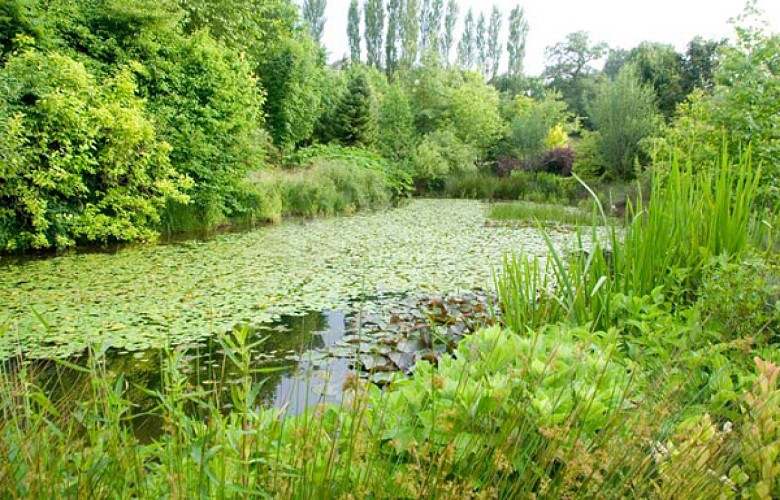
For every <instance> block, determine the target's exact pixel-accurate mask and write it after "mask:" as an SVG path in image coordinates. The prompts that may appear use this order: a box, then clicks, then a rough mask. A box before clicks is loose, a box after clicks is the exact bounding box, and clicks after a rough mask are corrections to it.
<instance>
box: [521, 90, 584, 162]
mask: <svg viewBox="0 0 780 500" xmlns="http://www.w3.org/2000/svg"><path fill="white" fill-rule="evenodd" d="M573 130H576V123H574V124H573V125H572V115H571V113H569V111H568V108H567V106H566V103H565V102H564V101H563V100H562V99H561V97H560V95H558V94H556V93H551V94H548V95H547V96H546V97H545V98H544V99H543V100H541V101H538V100H534V99H531V98H530V97H526V96H523V95H518V96H517V97H515V102H514V109H513V117H512V118H511V125H510V127H509V137H508V144H507V147H508V148H509V150H510V151H511V153H512V154H513V155H514V156H517V157H518V158H521V159H523V160H525V161H526V162H527V163H529V164H531V165H535V164H536V163H538V161H539V158H540V157H541V156H542V154H543V153H544V150H545V149H549V148H551V147H558V146H564V145H566V142H567V138H568V136H567V132H570V131H573ZM548 144H549V145H548Z"/></svg>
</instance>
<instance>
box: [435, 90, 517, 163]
mask: <svg viewBox="0 0 780 500" xmlns="http://www.w3.org/2000/svg"><path fill="white" fill-rule="evenodd" d="M498 104H499V97H498V91H496V89H494V88H493V87H490V86H488V85H485V84H484V83H482V82H481V81H476V80H471V79H469V80H467V81H466V82H464V83H463V84H462V85H460V86H458V87H456V88H455V89H453V91H452V93H451V95H450V96H449V106H448V110H447V114H446V119H447V120H448V122H449V123H450V124H452V126H453V130H454V132H455V134H456V135H457V136H458V138H459V139H460V140H462V141H463V142H465V143H468V144H471V145H473V146H474V147H475V148H477V151H478V152H479V154H480V156H482V157H484V156H485V155H486V154H487V151H488V149H490V147H491V146H493V145H494V144H495V143H496V142H497V141H498V139H499V138H500V137H501V136H502V135H503V133H504V121H503V120H502V119H501V115H500V114H499V111H498Z"/></svg>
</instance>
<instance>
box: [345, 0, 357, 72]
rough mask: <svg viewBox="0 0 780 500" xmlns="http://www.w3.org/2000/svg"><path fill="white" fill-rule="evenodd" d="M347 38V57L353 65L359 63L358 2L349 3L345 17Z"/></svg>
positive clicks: (354, 0) (355, 0)
mask: <svg viewBox="0 0 780 500" xmlns="http://www.w3.org/2000/svg"><path fill="white" fill-rule="evenodd" d="M347 38H348V39H349V55H350V60H351V61H352V63H353V64H356V63H359V62H360V8H359V7H358V0H351V1H350V2H349V13H348V15H347Z"/></svg>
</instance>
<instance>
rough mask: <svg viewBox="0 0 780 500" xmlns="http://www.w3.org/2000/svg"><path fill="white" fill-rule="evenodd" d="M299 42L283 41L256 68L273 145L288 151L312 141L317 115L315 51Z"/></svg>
mask: <svg viewBox="0 0 780 500" xmlns="http://www.w3.org/2000/svg"><path fill="white" fill-rule="evenodd" d="M300 38H301V39H300V40H297V39H294V38H289V39H286V40H283V41H282V42H281V43H280V44H279V46H278V47H277V48H276V50H274V51H273V52H272V53H271V54H270V55H269V57H268V58H267V59H266V60H265V62H264V63H263V64H262V65H261V66H260V68H259V73H260V80H261V82H262V84H263V88H264V89H265V91H266V95H267V97H266V108H265V109H266V112H267V114H268V130H269V132H270V133H271V137H272V138H273V140H274V143H275V144H276V145H277V146H278V147H280V148H282V149H285V150H288V151H289V150H291V149H292V148H294V147H295V146H296V145H297V144H299V143H301V142H303V141H306V140H308V139H309V138H310V137H311V135H312V133H313V131H314V125H315V123H316V122H317V119H318V118H319V113H320V92H319V87H320V83H321V80H322V65H321V64H320V61H319V53H318V47H317V46H316V45H315V44H314V43H313V41H312V40H311V39H309V38H306V37H300Z"/></svg>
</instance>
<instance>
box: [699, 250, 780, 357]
mask: <svg viewBox="0 0 780 500" xmlns="http://www.w3.org/2000/svg"><path fill="white" fill-rule="evenodd" d="M705 275H706V279H705V280H704V282H703V283H702V285H701V296H700V298H699V303H698V305H699V307H700V309H701V313H702V316H703V317H704V319H705V325H707V327H708V328H709V329H710V330H712V333H713V334H714V335H716V336H717V338H718V340H720V341H732V340H736V339H753V341H755V342H758V343H759V344H763V343H767V342H775V343H777V342H780V337H778V332H780V272H778V270H777V269H776V268H773V267H771V266H770V265H769V264H767V263H766V262H764V261H763V260H762V259H760V258H756V257H754V258H747V259H743V260H741V261H737V262H731V261H729V260H728V259H726V258H723V257H720V258H716V259H713V260H712V261H711V262H710V263H709V265H708V268H707V269H706V270H705ZM772 337H774V338H772Z"/></svg>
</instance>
